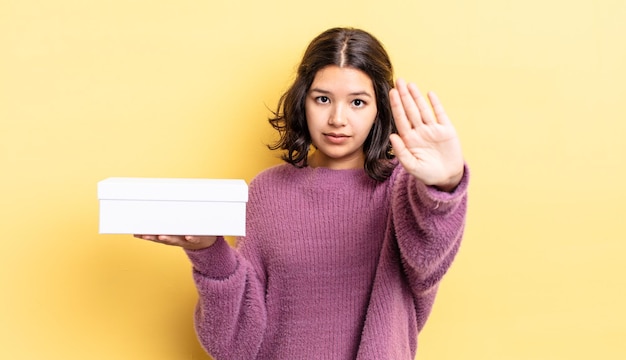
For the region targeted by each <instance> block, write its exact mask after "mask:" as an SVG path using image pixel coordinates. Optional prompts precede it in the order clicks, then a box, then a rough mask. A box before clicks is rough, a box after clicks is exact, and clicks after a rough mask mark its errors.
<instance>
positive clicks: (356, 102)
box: [352, 99, 365, 107]
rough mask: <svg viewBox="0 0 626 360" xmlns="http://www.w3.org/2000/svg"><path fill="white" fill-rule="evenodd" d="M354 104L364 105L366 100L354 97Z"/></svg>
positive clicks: (357, 105)
mask: <svg viewBox="0 0 626 360" xmlns="http://www.w3.org/2000/svg"><path fill="white" fill-rule="evenodd" d="M352 105H354V106H356V107H362V106H363V105H365V101H363V100H361V99H354V100H352Z"/></svg>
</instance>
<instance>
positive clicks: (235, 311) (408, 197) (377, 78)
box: [137, 28, 468, 359]
mask: <svg viewBox="0 0 626 360" xmlns="http://www.w3.org/2000/svg"><path fill="white" fill-rule="evenodd" d="M428 97H429V100H430V101H427V100H426V99H425V98H424V97H423V96H422V95H421V94H420V92H419V90H418V89H417V87H416V86H415V85H414V84H408V85H407V84H406V83H405V82H404V81H403V80H398V81H397V82H396V83H395V87H394V82H393V72H392V65H391V62H390V61H389V57H388V56H387V53H386V51H385V50H384V48H383V46H382V45H381V43H380V42H379V41H377V40H376V39H375V38H374V37H373V36H372V35H370V34H369V33H367V32H365V31H362V30H358V29H352V28H333V29H329V30H327V31H325V32H323V33H322V34H320V35H319V36H317V37H316V38H315V39H313V41H312V42H311V43H310V44H309V47H308V48H307V50H306V52H305V54H304V57H303V59H302V62H301V64H300V66H299V68H298V73H297V78H296V80H295V82H294V83H293V85H292V86H291V88H290V89H289V90H288V91H287V92H286V93H285V94H284V95H283V97H282V98H281V100H280V102H279V105H278V109H277V110H276V112H275V114H274V115H275V116H274V117H273V118H271V119H270V123H271V125H272V126H273V127H274V128H275V129H277V130H278V131H279V133H280V135H281V137H280V140H279V141H278V142H277V144H275V145H274V146H273V147H272V148H274V149H282V150H284V155H283V159H284V160H285V161H286V164H283V165H279V166H276V167H273V168H270V169H267V170H265V171H263V172H262V173H260V174H259V175H258V176H257V177H256V178H255V179H254V180H253V181H252V182H251V183H250V187H249V191H250V193H249V202H248V212H247V219H246V227H247V228H246V234H247V235H246V237H244V238H240V239H238V244H237V248H236V249H233V248H231V247H230V246H229V245H228V244H227V243H226V242H225V241H224V239H223V237H219V236H218V237H199V236H167V235H137V237H140V238H143V239H146V240H152V241H157V242H161V243H165V244H169V245H177V246H181V247H183V248H184V249H186V252H187V254H188V256H189V258H190V260H191V262H192V264H193V268H194V279H195V283H196V286H197V288H198V292H199V302H198V306H197V310H196V317H195V325H196V330H197V334H198V337H199V339H200V341H201V343H202V344H203V346H204V347H205V349H206V350H207V352H208V353H210V354H211V355H213V356H214V357H215V358H216V359H302V358H316V359H413V358H414V356H415V354H416V351H417V336H418V333H419V331H420V330H421V329H422V328H423V326H424V323H425V322H426V319H427V317H428V315H429V313H430V311H431V308H432V306H433V301H434V299H435V295H436V293H437V288H438V285H439V283H440V281H441V279H442V277H443V276H444V274H445V273H446V271H447V270H448V268H449V267H450V265H451V263H452V261H453V259H454V257H455V255H456V253H457V250H458V248H459V244H460V242H461V237H462V234H463V229H464V223H465V214H466V201H467V186H468V171H467V168H466V166H465V164H464V161H463V156H462V152H461V147H460V144H459V140H458V138H457V135H456V132H455V130H454V127H453V126H452V124H451V123H450V121H449V119H448V117H447V115H446V113H445V112H444V109H443V107H442V105H441V103H440V102H439V100H438V99H437V97H436V96H435V95H434V94H432V93H430V94H429V95H428Z"/></svg>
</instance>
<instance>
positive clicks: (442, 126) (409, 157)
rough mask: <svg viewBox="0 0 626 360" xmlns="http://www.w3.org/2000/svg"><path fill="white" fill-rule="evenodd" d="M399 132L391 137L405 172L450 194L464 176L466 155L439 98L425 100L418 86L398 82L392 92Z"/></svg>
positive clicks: (400, 80)
mask: <svg viewBox="0 0 626 360" xmlns="http://www.w3.org/2000/svg"><path fill="white" fill-rule="evenodd" d="M389 98H390V102H391V110H392V112H393V116H394V119H395V122H396V127H397V129H398V133H397V134H392V135H391V137H390V140H391V145H392V146H393V151H394V153H395V155H396V157H397V158H398V160H399V161H400V163H401V164H402V166H404V168H405V169H406V170H407V171H408V172H409V173H410V174H412V175H413V176H415V177H416V178H418V179H419V180H421V181H422V182H424V183H425V184H427V185H433V186H437V187H439V188H440V189H442V190H445V191H451V190H453V189H454V188H455V187H456V185H458V183H459V182H460V181H461V178H462V176H463V153H462V151H461V144H460V142H459V139H458V137H457V134H456V130H455V129H454V126H452V123H451V122H450V119H448V115H447V114H446V112H445V110H444V108H443V106H442V105H441V102H440V101H439V99H438V98H437V96H436V95H435V94H434V93H432V92H430V93H428V99H429V100H430V104H429V103H428V102H427V101H426V98H424V96H422V94H421V93H420V91H419V89H418V88H417V86H416V85H415V84H412V83H409V84H408V85H407V84H406V83H405V82H404V80H402V79H398V81H397V82H396V87H395V88H394V89H391V91H390V92H389Z"/></svg>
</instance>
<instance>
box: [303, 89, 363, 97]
mask: <svg viewBox="0 0 626 360" xmlns="http://www.w3.org/2000/svg"><path fill="white" fill-rule="evenodd" d="M309 92H317V93H320V94H324V95H327V94H332V92H331V91H328V90H324V89H320V88H311V89H310V90H309ZM348 95H350V96H367V97H370V98H371V97H372V95H371V94H370V93H369V92H367V91H365V90H363V91H355V92H351V93H349V94H348Z"/></svg>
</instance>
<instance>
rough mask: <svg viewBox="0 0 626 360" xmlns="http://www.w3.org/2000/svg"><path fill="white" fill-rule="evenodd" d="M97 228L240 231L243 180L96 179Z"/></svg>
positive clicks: (141, 231)
mask: <svg viewBox="0 0 626 360" xmlns="http://www.w3.org/2000/svg"><path fill="white" fill-rule="evenodd" d="M98 199H99V201H100V233H101V234H145V235H147V234H150V235H227V236H243V235H245V231H246V203H247V202H248V185H246V182H245V181H244V180H234V179H166V178H108V179H105V180H102V181H100V182H98Z"/></svg>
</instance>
